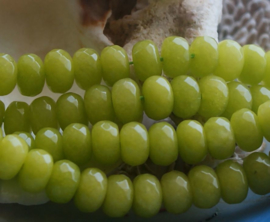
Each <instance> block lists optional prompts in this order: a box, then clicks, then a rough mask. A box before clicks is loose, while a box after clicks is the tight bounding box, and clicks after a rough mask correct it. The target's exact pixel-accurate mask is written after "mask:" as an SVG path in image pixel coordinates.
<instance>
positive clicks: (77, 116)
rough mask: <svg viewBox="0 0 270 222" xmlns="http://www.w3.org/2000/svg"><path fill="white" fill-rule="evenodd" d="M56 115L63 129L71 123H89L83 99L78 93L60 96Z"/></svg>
mask: <svg viewBox="0 0 270 222" xmlns="http://www.w3.org/2000/svg"><path fill="white" fill-rule="evenodd" d="M56 115H57V120H58V122H59V125H60V127H61V128H62V130H64V129H65V128H66V127H67V126H68V125H69V124H71V123H81V124H84V125H87V124H88V121H87V116H86V111H85V107H84V102H83V99H82V97H81V96H80V95H78V94H76V93H71V92H70V93H65V94H63V95H61V96H60V97H59V98H58V100H57V103H56Z"/></svg>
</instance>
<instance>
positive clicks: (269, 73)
mask: <svg viewBox="0 0 270 222" xmlns="http://www.w3.org/2000/svg"><path fill="white" fill-rule="evenodd" d="M265 59H266V67H265V72H264V79H263V83H264V85H265V86H266V87H269V88H270V51H268V52H267V53H265Z"/></svg>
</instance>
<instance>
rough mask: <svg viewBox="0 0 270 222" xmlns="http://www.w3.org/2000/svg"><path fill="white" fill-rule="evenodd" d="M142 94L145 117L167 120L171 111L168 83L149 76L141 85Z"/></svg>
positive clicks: (171, 101) (170, 91)
mask: <svg viewBox="0 0 270 222" xmlns="http://www.w3.org/2000/svg"><path fill="white" fill-rule="evenodd" d="M142 94H143V96H144V99H143V104H144V111H145V113H146V115H147V116H148V117H149V118H151V119H154V120H161V119H165V118H167V117H168V116H169V115H170V114H171V112H172V110H173V103H174V98H173V90H172V87H171V84H170V83H169V81H168V80H167V79H166V78H164V77H161V76H151V77H149V78H148V79H147V80H146V81H145V82H144V84H143V87H142Z"/></svg>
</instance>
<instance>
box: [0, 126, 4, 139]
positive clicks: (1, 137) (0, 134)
mask: <svg viewBox="0 0 270 222" xmlns="http://www.w3.org/2000/svg"><path fill="white" fill-rule="evenodd" d="M3 137H4V134H3V130H2V128H1V127H0V140H1V139H3Z"/></svg>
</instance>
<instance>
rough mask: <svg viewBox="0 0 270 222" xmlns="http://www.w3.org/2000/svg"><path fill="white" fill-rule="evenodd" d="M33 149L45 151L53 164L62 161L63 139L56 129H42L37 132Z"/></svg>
mask: <svg viewBox="0 0 270 222" xmlns="http://www.w3.org/2000/svg"><path fill="white" fill-rule="evenodd" d="M35 147H36V148H38V149H43V150H46V151H47V152H48V153H49V154H51V156H52V157H53V160H54V162H56V161H58V160H62V159H64V153H63V139H62V135H61V134H60V133H59V131H58V130H57V129H54V128H49V127H46V128H43V129H41V130H39V131H38V133H37V135H36V139H35Z"/></svg>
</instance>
